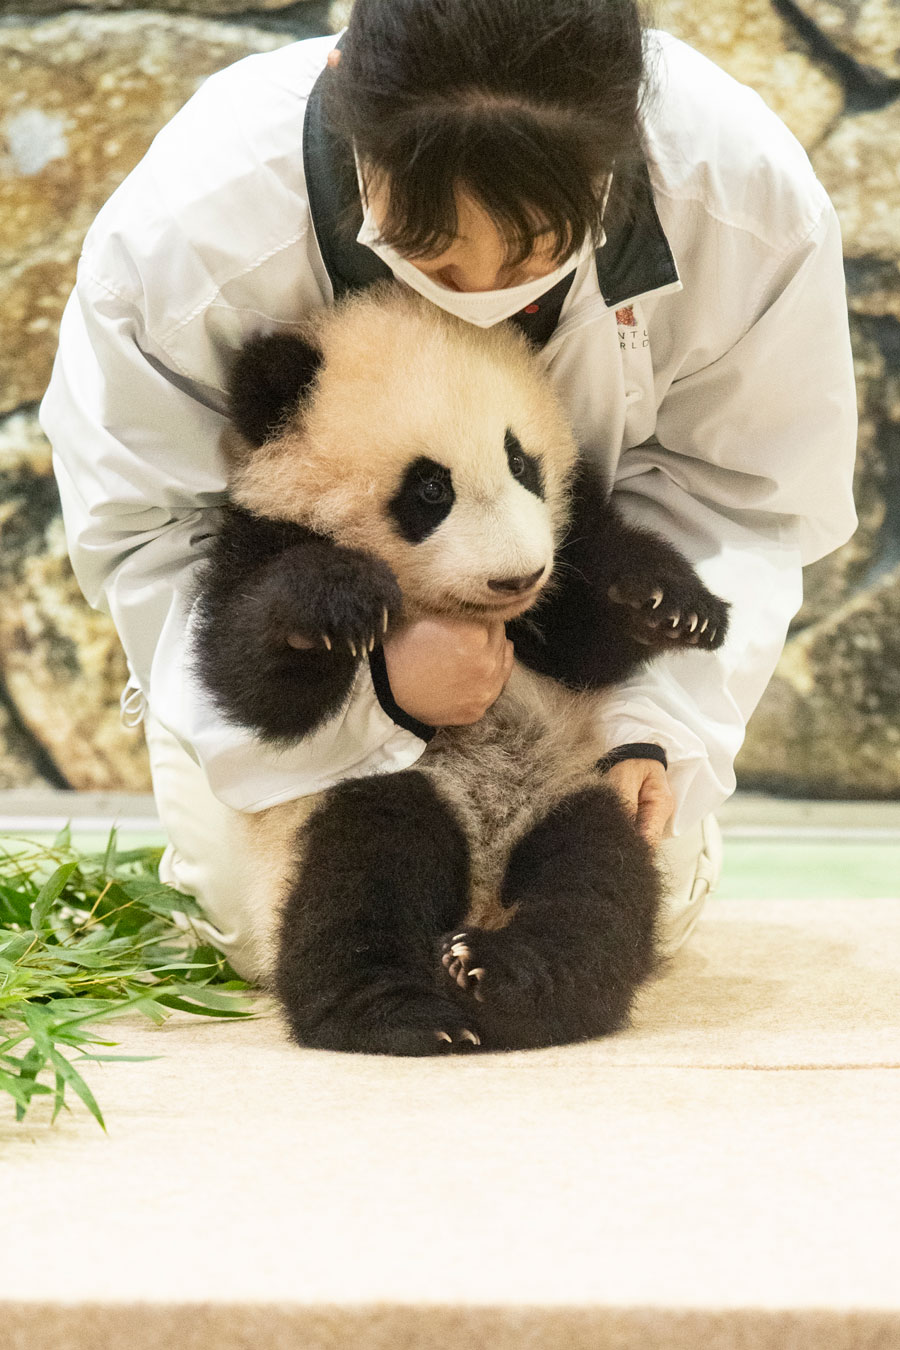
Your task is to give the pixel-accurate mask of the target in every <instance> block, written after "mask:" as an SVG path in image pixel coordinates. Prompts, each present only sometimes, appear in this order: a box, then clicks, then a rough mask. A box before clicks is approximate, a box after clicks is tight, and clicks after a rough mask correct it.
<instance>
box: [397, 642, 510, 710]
mask: <svg viewBox="0 0 900 1350" xmlns="http://www.w3.org/2000/svg"><path fill="white" fill-rule="evenodd" d="M384 660H385V666H386V668H387V675H388V681H389V683H390V686H391V693H392V694H393V696H394V698H395V700H396V702H397V703H398V704H399V705H400V707H401V708H402V709H403V711H404V712H405V713H407V714H408V715H409V716H410V717H415V718H416V719H417V720H418V721H420V722H424V723H425V724H426V725H427V726H432V727H457V726H471V724H472V723H473V722H478V721H480V720H481V718H482V717H483V716H484V714H485V713H486V712H487V710H488V708H489V707H490V706H491V704H492V703H494V702H495V701H496V699H497V698H499V696H500V694H501V692H502V690H503V686H504V685H505V684H506V681H507V680H508V679H509V676H510V672H511V670H512V666H513V645H512V643H511V642H510V641H509V640H508V638H507V636H506V628H505V626H504V624H503V622H502V620H500V619H491V620H482V619H455V618H441V619H431V618H428V619H415V620H413V621H412V622H411V623H409V624H407V625H405V626H404V627H402V628H400V629H399V630H398V631H397V632H396V633H389V634H388V636H387V637H386V638H385V642H384Z"/></svg>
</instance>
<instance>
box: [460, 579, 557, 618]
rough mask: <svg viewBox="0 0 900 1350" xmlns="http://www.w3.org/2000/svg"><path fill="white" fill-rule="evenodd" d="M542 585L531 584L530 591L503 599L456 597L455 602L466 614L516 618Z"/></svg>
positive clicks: (539, 591) (529, 606)
mask: <svg viewBox="0 0 900 1350" xmlns="http://www.w3.org/2000/svg"><path fill="white" fill-rule="evenodd" d="M543 589H544V588H543V586H533V587H532V588H531V590H530V591H526V592H524V593H523V594H522V595H517V596H515V597H513V596H507V597H506V598H505V599H503V598H499V597H498V598H497V599H491V600H483V601H479V600H463V599H456V600H455V604H456V605H457V606H458V607H459V609H461V610H462V611H464V612H465V613H466V614H477V615H479V616H488V615H489V616H490V617H491V618H497V619H517V618H518V617H519V615H520V614H524V613H525V611H526V610H529V609H531V607H532V605H533V604H535V602H536V601H537V599H538V597H539V596H540V594H541V591H542V590H543Z"/></svg>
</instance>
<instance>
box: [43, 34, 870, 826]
mask: <svg viewBox="0 0 900 1350" xmlns="http://www.w3.org/2000/svg"><path fill="white" fill-rule="evenodd" d="M653 41H654V42H655V43H657V44H658V54H657V58H656V64H657V71H656V81H657V89H658V93H657V97H656V99H655V100H654V102H653V105H652V107H651V110H650V112H649V125H648V132H649V140H650V149H651V156H650V172H651V180H652V184H653V189H654V196H655V201H656V209H657V212H658V215H659V220H660V223H661V225H662V229H663V231H664V234H665V237H666V239H667V240H668V244H669V247H670V249H671V252H672V255H673V257H674V260H675V263H676V266H677V269H678V275H679V277H680V280H679V281H675V282H670V283H669V284H667V285H663V286H661V287H659V288H658V289H656V290H651V291H650V292H648V293H645V294H640V295H636V296H633V297H629V299H628V301H627V302H623V301H621V300H619V301H618V302H617V306H616V309H615V310H614V309H612V308H608V307H607V305H606V302H605V300H604V298H603V296H602V294H601V293H600V290H599V288H598V281H597V273H596V269H595V268H594V267H593V265H592V264H591V261H590V260H589V262H588V263H587V264H584V265H582V266H581V267H580V268H579V271H578V273H577V275H576V279H575V282H574V284H573V287H572V290H571V292H570V295H569V297H568V298H567V301H566V305H565V307H564V309H563V313H562V316H561V320H560V325H559V327H558V328H557V331H556V333H555V334H554V336H553V337H552V338H551V340H550V342H549V344H548V345H547V347H546V348H545V349H544V351H543V353H542V359H543V360H544V361H545V363H546V365H547V368H548V370H549V372H550V375H551V377H552V378H553V380H554V382H555V383H556V385H557V387H558V389H559V391H560V393H561V395H562V398H563V400H564V402H565V405H566V406H567V408H568V410H569V413H570V416H571V419H572V421H573V423H574V426H575V429H576V432H577V435H578V438H579V441H580V443H581V445H582V447H583V449H584V451H585V453H587V454H591V455H594V456H596V457H597V459H598V461H599V462H600V463H601V465H602V467H603V468H604V470H605V472H606V473H607V474H608V475H609V479H610V480H613V479H614V482H615V489H614V490H615V496H616V500H617V501H618V502H619V503H620V505H621V506H622V508H623V509H624V510H625V511H626V512H627V513H628V514H629V515H630V516H631V517H632V518H633V519H634V520H635V521H640V522H644V523H646V524H647V525H649V526H652V527H653V528H655V529H657V530H659V531H660V532H661V533H663V534H665V535H667V536H668V537H669V538H670V539H672V540H673V541H674V542H675V543H676V544H677V545H678V546H679V547H680V548H681V549H682V550H683V551H684V552H685V553H686V554H687V555H688V556H689V557H690V558H692V559H693V560H694V561H695V562H696V564H697V565H698V567H699V569H700V571H701V573H702V575H703V577H704V579H705V580H706V582H707V584H708V585H709V586H710V587H712V589H714V590H715V591H717V592H718V593H719V594H721V595H723V596H724V597H726V598H727V599H729V600H731V601H732V602H733V610H732V624H731V632H730V634H729V637H728V640H727V642H726V644H725V646H724V647H723V649H722V650H721V651H720V652H719V653H717V654H716V655H714V656H713V655H708V654H698V653H696V652H689V653H685V654H679V655H677V656H667V657H666V658H665V659H663V660H661V661H660V662H658V663H657V664H656V666H655V667H653V668H651V669H650V670H649V671H648V672H645V673H642V674H640V675H638V676H635V677H634V678H633V679H631V680H629V681H628V682H627V683H626V684H624V685H623V686H621V687H620V688H619V689H618V690H617V691H616V692H615V694H614V696H613V698H612V702H611V709H610V714H609V720H608V726H607V747H606V748H609V747H612V746H615V745H618V744H621V743H623V742H634V741H655V742H657V743H659V744H660V745H662V746H663V747H664V748H665V750H666V752H667V755H668V758H669V764H670V775H669V777H670V782H671V785H672V789H673V792H674V793H675V797H676V800H677V803H678V810H677V814H676V819H675V829H676V832H678V831H679V830H684V829H685V828H687V827H688V826H689V825H690V824H692V823H693V822H694V821H695V820H697V819H698V818H699V817H700V816H701V815H703V814H705V813H706V812H707V811H710V810H713V809H715V808H716V807H717V806H718V805H720V804H721V803H722V802H723V801H724V800H725V799H726V798H727V797H728V795H729V794H730V793H731V791H732V790H733V787H734V775H733V768H732V764H733V760H734V756H735V754H736V752H737V750H738V748H739V746H740V744H741V740H742V738H743V734H744V726H745V723H746V721H747V718H748V717H749V715H750V713H751V712H752V710H753V708H754V707H755V705H756V703H757V701H758V699H759V697H760V695H761V694H762V692H763V689H764V688H765V686H766V683H767V681H768V680H769V678H770V676H771V673H772V671H773V669H774V666H775V663H776V661H777V659H778V655H779V653H780V651H781V649H782V645H783V642H784V638H785V634H786V631H787V626H788V623H789V621H790V619H791V617H792V616H793V614H794V613H795V612H796V610H797V608H798V606H799V603H800V599H801V573H800V568H801V565H803V564H806V563H809V562H812V561H813V560H814V559H816V558H818V557H820V556H821V555H823V554H825V553H827V552H829V551H830V550H832V549H834V548H835V547H837V546H838V545H839V544H841V543H843V542H844V541H845V540H846V539H847V538H848V537H849V536H850V534H851V533H852V531H853V529H854V527H855V523H856V518H855V514H854V509H853V501H852V492H851V480H852V469H853V460H854V450H855V441H856V407H855V389H854V379H853V368H852V362H851V355H850V345H849V336H848V323H847V312H846V302H845V292H844V281H843V270H842V257H841V242H840V234H839V229H838V224H837V219H836V217H835V214H834V211H833V209H832V207H831V204H830V202H829V201H828V198H827V196H826V194H825V192H824V189H823V188H822V187H821V185H820V184H819V182H818V180H817V179H816V178H815V176H814V174H813V172H812V169H811V167H810V164H809V161H808V159H807V157H806V155H805V153H804V151H803V150H802V148H801V147H800V145H799V144H798V143H797V141H795V140H794V138H793V137H792V136H791V134H790V133H789V132H788V131H787V130H786V128H785V127H784V126H783V124H782V123H781V122H780V121H779V120H778V119H777V118H776V117H775V115H774V114H773V113H771V112H770V111H769V110H768V109H767V108H766V107H765V105H764V104H763V102H762V100H761V99H760V98H759V97H758V96H757V95H756V94H755V93H753V92H752V91H751V90H749V89H747V88H745V87H744V86H742V85H739V84H737V83H736V82H735V81H734V80H732V79H731V78H730V77H729V76H728V75H726V74H724V73H723V72H722V71H721V70H719V69H718V68H717V67H716V66H714V65H713V64H712V63H711V62H709V61H707V60H706V59H705V58H704V57H702V56H700V55H699V54H697V53H696V52H694V51H692V50H691V49H690V48H689V47H687V46H685V45H684V44H683V43H680V42H678V41H676V40H675V39H673V38H669V37H666V36H664V35H662V34H659V35H655V37H654V39H653ZM334 42H335V39H334V38H332V37H330V36H328V37H324V38H316V39H312V40H310V41H305V42H298V43H294V44H292V45H290V46H288V47H284V48H281V49H280V50H278V51H275V52H272V53H269V54H266V55H262V56H253V57H250V58H248V59H246V60H243V61H240V62H238V63H237V64H236V65H234V66H231V67H229V68H228V69H227V70H224V71H222V72H221V73H219V74H217V75H214V76H213V77H212V78H211V79H209V80H207V81H206V83H205V84H204V85H203V86H202V87H201V89H200V90H199V91H198V93H197V94H195V96H194V97H193V98H192V99H191V100H190V102H189V103H188V104H187V105H186V106H185V107H184V108H183V109H182V110H181V112H179V113H178V115H177V116H176V117H175V118H174V119H173V120H172V121H171V122H170V123H169V124H168V126H166V127H165V128H164V129H163V130H162V131H161V132H160V134H159V135H158V136H157V138H156V139H155V141H154V142H153V145H152V146H151V147H150V149H149V151H148V153H147V154H146V156H145V157H144V159H143V160H142V161H141V163H140V164H139V165H138V166H137V168H135V169H134V171H133V172H132V173H131V174H130V175H129V177H128V178H127V179H126V180H125V182H124V183H123V184H122V185H121V187H120V188H119V189H118V190H117V191H116V192H115V193H114V195H113V197H112V198H111V199H110V201H109V202H108V203H107V205H106V206H105V207H104V208H103V210H102V211H101V212H100V214H99V216H98V217H97V220H96V221H95V223H94V225H93V226H92V228H91V230H90V231H89V233H88V236H87V239H86V241H85V245H84V251H83V254H82V258H81V261H80V265H79V270H78V281H77V285H76V287H75V291H74V292H73V295H72V297H71V299H70V300H69V303H68V306H67V308H66V311H65V314H64V317H63V321H62V327H61V333H60V346H59V352H58V355H57V360H56V364H55V367H54V372H53V377H52V380H51V383H50V387H49V390H48V392H47V395H46V397H45V399H44V402H43V405H42V408H41V423H42V426H43V428H44V430H45V432H46V434H47V436H48V438H49V439H50V441H51V443H52V446H53V450H54V467H55V472H56V475H57V480H58V483H59V489H60V493H61V497H62V505H63V513H64V518H65V525H66V532H67V536H68V542H69V548H70V552H71V557H72V563H73V566H74V569H75V573H76V575H77V577H78V580H79V582H80V584H81V587H82V589H83V591H84V593H85V595H86V597H87V599H88V601H89V602H90V603H91V604H92V605H94V606H95V607H97V608H102V609H108V611H109V613H110V614H111V615H112V618H113V621H114V622H115V625H116V628H117V629H118V632H119V634H120V637H121V640H122V643H123V645H124V648H125V651H126V654H127V656H128V660H129V664H130V667H131V669H132V671H133V675H134V678H135V680H136V682H137V684H138V686H139V687H140V689H141V691H142V692H143V694H144V695H145V697H146V698H147V700H148V701H149V704H150V707H151V710H152V712H153V713H154V715H155V716H156V718H157V719H158V720H159V721H160V722H161V723H162V724H163V725H164V726H166V727H168V728H169V729H170V730H171V731H172V732H173V733H174V734H175V735H176V736H177V737H178V738H179V740H180V741H181V742H182V744H184V745H185V746H186V747H187V748H188V749H189V750H190V751H191V753H192V754H193V756H194V757H195V758H196V759H197V760H198V761H199V763H200V764H201V765H202V766H203V767H204V769H205V771H206V773H207V775H208V778H209V781H210V784H211V787H212V790H213V792H214V793H215V794H216V796H218V797H219V798H220V799H221V800H222V801H223V802H225V803H227V804H228V805H230V806H232V807H235V808H237V809H239V810H244V811H258V810H261V809H263V808H264V807H266V806H270V805H274V804H275V803H277V802H281V801H285V800H288V799H290V798H293V797H297V796H301V795H304V794H306V793H310V792H315V791H319V790H321V789H322V788H324V787H326V786H328V785H330V784H332V783H334V782H336V781H337V780H339V779H341V778H344V777H347V776H350V775H359V774H365V773H370V772H374V771H378V770H386V769H387V770H395V769H403V768H407V767H409V766H410V765H412V764H413V763H414V762H415V761H416V759H417V758H418V756H419V755H420V754H421V753H422V751H423V749H424V745H425V743H424V742H423V741H421V740H420V739H418V738H417V737H415V736H414V735H413V734H412V733H410V732H409V731H406V730H404V729H402V728H400V727H398V726H397V725H396V724H395V723H394V722H393V721H391V719H390V718H389V717H388V715H387V714H386V713H385V712H384V711H382V709H381V707H380V705H379V703H378V701H377V699H376V697H375V693H374V690H373V687H372V682H371V677H370V675H369V672H368V669H367V667H365V666H364V667H362V668H361V669H360V673H359V676H358V679H357V681H356V684H355V686H354V691H353V695H352V698H351V700H350V703H349V705H348V707H347V708H346V710H345V711H344V712H343V713H341V714H340V715H338V716H337V717H336V718H335V719H334V720H333V721H332V722H331V723H329V724H328V725H327V726H325V727H324V728H322V729H321V730H320V731H319V732H318V733H317V734H316V735H315V736H313V737H311V738H309V739H308V740H306V741H304V742H302V743H301V744H298V745H297V746H296V747H295V748H292V749H291V750H289V751H283V752H275V751H273V750H272V749H271V748H269V747H267V746H266V745H264V744H263V743H261V742H260V741H259V740H258V739H257V738H256V737H255V736H254V735H252V734H250V733H248V732H245V731H243V730H241V729H239V728H237V727H234V726H231V725H229V724H227V723H226V722H224V721H223V720H222V718H221V717H220V716H219V715H218V714H217V713H216V711H215V709H214V708H213V707H212V705H211V703H210V701H209V699H208V698H207V697H205V696H204V693H203V691H202V690H201V689H200V688H199V687H198V686H197V684H196V682H195V681H194V680H193V679H192V678H191V676H190V674H189V672H188V667H187V663H186V653H187V643H188V639H189V631H190V620H191V613H190V602H189V596H190V590H191V584H192V579H193V577H194V574H195V571H196V568H197V566H198V563H199V561H200V559H201V557H202V556H203V552H204V545H205V541H206V540H208V539H209V538H210V536H211V534H212V533H213V532H214V531H215V529H216V527H217V520H218V512H217V507H218V505H219V504H220V503H221V502H222V500H223V497H224V493H225V486H226V479H225V464H224V459H223V456H222V453H221V449H220V437H221V433H222V431H223V427H224V425H225V416H224V410H225V393H224V378H225V371H226V370H227V367H228V360H229V357H230V355H231V353H232V352H233V351H234V349H235V348H236V347H237V346H238V344H239V343H240V342H241V341H242V339H244V338H245V337H247V336H248V335H249V334H251V333H253V332H255V331H259V330H261V329H264V330H267V331H272V330H275V329H277V328H278V326H279V325H282V324H290V323H292V322H293V321H295V320H296V319H297V317H298V316H299V315H302V314H303V313H304V312H305V311H307V310H309V309H311V308H314V307H317V306H321V305H323V304H327V303H329V301H330V300H331V299H332V291H331V286H330V283H329V281H328V277H327V274H326V272H325V269H324V267H323V264H322V259H321V256H320V253H319V249H318V246H317V242H316V238H315V234H314V231H313V230H312V229H311V228H310V225H309V215H308V209H307V203H306V195H305V184H304V166H303V162H302V156H301V130H302V125H303V113H304V107H305V101H306V98H307V95H308V93H309V90H310V89H311V87H312V84H313V82H314V80H315V78H316V77H317V75H318V74H319V72H320V71H321V69H322V67H323V66H324V64H325V58H326V55H327V53H328V51H329V49H330V48H331V47H332V46H333V44H334Z"/></svg>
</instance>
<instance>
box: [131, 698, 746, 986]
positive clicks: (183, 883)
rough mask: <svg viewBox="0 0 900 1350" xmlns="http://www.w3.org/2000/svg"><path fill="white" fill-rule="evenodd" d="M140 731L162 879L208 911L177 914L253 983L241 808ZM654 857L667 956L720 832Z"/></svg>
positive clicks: (166, 737)
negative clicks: (160, 841)
mask: <svg viewBox="0 0 900 1350" xmlns="http://www.w3.org/2000/svg"><path fill="white" fill-rule="evenodd" d="M144 733H145V735H146V738H147V748H148V751H149V755H150V772H151V775H152V778H153V792H154V796H155V798H156V806H157V810H158V811H159V817H160V821H161V823H162V826H163V829H164V830H165V833H166V836H167V838H168V841H169V843H168V846H167V848H166V850H165V852H164V854H163V857H162V862H161V864H160V878H161V880H162V881H164V882H166V884H167V885H169V886H174V887H175V889H176V890H179V891H183V892H184V893H185V894H186V895H192V896H194V897H195V899H196V900H197V902H198V904H199V905H200V907H201V909H202V910H203V912H204V914H205V915H206V916H207V917H206V919H204V920H198V919H191V920H188V919H187V918H185V916H183V915H176V916H175V920H176V922H177V923H179V924H180V926H182V927H184V928H187V927H192V928H193V929H194V930H195V931H196V932H197V933H198V934H200V935H202V937H204V938H205V939H206V940H207V941H208V942H211V943H212V945H213V946H214V947H217V948H218V949H219V950H220V951H222V952H224V953H225V955H226V956H227V957H228V960H229V961H230V963H231V965H232V966H233V967H234V969H235V970H236V971H237V973H238V974H239V975H240V976H241V978H242V979H245V980H249V981H251V982H252V983H258V982H259V981H260V979H261V970H260V958H259V949H258V945H257V942H256V939H255V929H254V922H253V918H254V916H253V915H252V913H251V912H250V903H249V897H250V896H251V895H252V894H253V886H252V884H251V882H252V879H251V878H250V877H249V876H248V875H247V871H246V868H247V860H246V859H245V858H244V857H243V856H242V853H243V850H242V848H241V846H240V841H241V838H242V833H241V830H240V829H239V828H237V827H238V823H239V819H240V817H239V813H238V812H236V811H234V810H233V809H232V808H231V807H229V806H225V805H224V803H222V802H220V801H219V799H218V798H217V797H215V796H213V793H212V792H211V790H210V787H209V784H208V782H207V780H206V775H205V774H204V773H203V770H202V769H201V768H200V766H199V765H198V764H196V763H195V762H194V760H192V759H191V757H190V755H189V754H188V753H187V752H186V751H185V750H184V748H183V747H182V746H181V745H180V744H179V742H178V741H177V740H176V739H175V737H174V736H172V735H171V733H170V732H168V731H166V730H165V728H163V727H162V726H160V724H159V723H158V722H157V721H156V720H155V719H154V718H153V717H151V716H150V714H149V713H147V715H146V717H145V719H144ZM659 860H660V862H661V864H662V866H663V869H664V872H665V874H666V877H667V881H668V886H667V898H666V904H665V909H664V913H663V923H662V948H663V951H664V953H665V954H666V955H671V953H672V952H674V951H676V950H677V949H678V948H679V947H680V946H681V945H682V943H683V942H685V941H686V939H687V938H688V937H689V936H690V934H691V932H692V931H693V929H694V926H695V924H696V922H697V920H698V919H699V917H700V912H701V910H702V909H703V906H704V904H705V903H706V898H707V896H708V895H709V893H710V892H711V891H712V890H713V888H714V887H715V884H716V882H717V881H718V877H719V872H720V870H721V865H722V838H721V834H720V831H719V827H718V823H717V822H716V819H715V817H714V816H707V817H706V819H705V820H702V821H701V822H700V824H699V825H696V826H695V827H694V828H693V829H692V830H688V831H687V832H686V833H685V834H683V835H679V837H678V838H677V839H668V840H666V841H665V842H664V843H663V844H661V845H660V849H659Z"/></svg>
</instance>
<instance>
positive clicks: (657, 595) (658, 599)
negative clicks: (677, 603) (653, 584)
mask: <svg viewBox="0 0 900 1350" xmlns="http://www.w3.org/2000/svg"><path fill="white" fill-rule="evenodd" d="M650 598H651V600H652V601H653V606H652V607H653V609H659V607H660V605H661V604H662V601H663V593H662V591H661V590H660V589H659V587H658V586H657V588H656V590H655V591H654V592H653V594H652V596H651V597H650Z"/></svg>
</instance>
